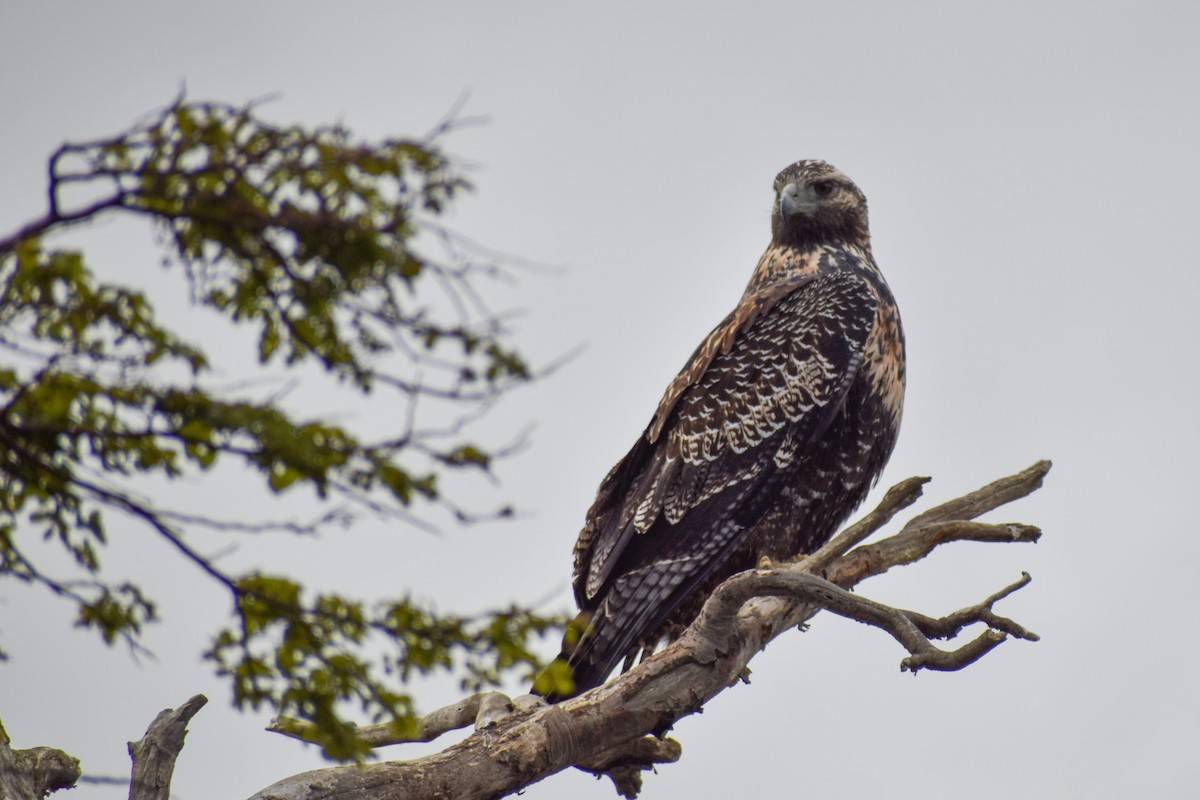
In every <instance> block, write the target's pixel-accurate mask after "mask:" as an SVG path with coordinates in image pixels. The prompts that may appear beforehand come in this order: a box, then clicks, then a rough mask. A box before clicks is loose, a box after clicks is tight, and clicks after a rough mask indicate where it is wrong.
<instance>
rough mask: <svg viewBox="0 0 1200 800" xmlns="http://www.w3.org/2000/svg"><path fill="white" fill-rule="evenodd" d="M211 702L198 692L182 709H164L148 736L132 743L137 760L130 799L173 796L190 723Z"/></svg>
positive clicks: (131, 752) (159, 799) (132, 754)
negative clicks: (177, 763) (173, 775)
mask: <svg viewBox="0 0 1200 800" xmlns="http://www.w3.org/2000/svg"><path fill="white" fill-rule="evenodd" d="M207 702H208V698H207V697H205V696H204V695H202V694H198V695H196V696H195V697H193V698H191V699H190V700H188V701H187V702H186V703H184V704H183V705H181V706H180V707H179V708H175V709H172V708H168V709H165V710H163V711H160V712H159V714H158V716H157V717H155V718H154V721H153V722H151V723H150V727H149V728H147V729H146V735H145V736H143V737H142V738H141V739H139V740H138V741H136V742H130V743H129V755H130V757H131V758H132V759H133V777H132V780H131V781H130V784H129V800H168V798H170V796H171V775H172V774H173V773H174V772H175V759H177V758H178V757H179V753H180V751H181V750H183V739H184V737H185V736H186V735H187V725H188V723H189V722H191V720H192V717H194V716H196V712H197V711H199V710H200V709H201V708H203V707H204V705H205V703H207Z"/></svg>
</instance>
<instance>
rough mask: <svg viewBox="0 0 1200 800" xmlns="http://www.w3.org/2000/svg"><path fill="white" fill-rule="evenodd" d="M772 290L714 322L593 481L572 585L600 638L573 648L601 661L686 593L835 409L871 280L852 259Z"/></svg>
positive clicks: (864, 319) (866, 331)
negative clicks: (637, 431)
mask: <svg viewBox="0 0 1200 800" xmlns="http://www.w3.org/2000/svg"><path fill="white" fill-rule="evenodd" d="M775 294H776V296H775V297H773V298H772V300H771V302H770V303H764V302H756V301H755V300H754V298H751V299H750V300H749V301H744V302H743V305H747V302H748V303H749V305H748V306H747V307H748V308H750V309H751V310H750V311H747V312H743V313H739V311H735V312H734V314H731V315H730V316H729V317H727V318H726V320H725V321H723V322H722V325H720V326H718V328H717V329H716V330H714V331H713V333H712V334H710V335H709V337H708V338H707V339H706V340H705V343H704V344H702V345H701V347H700V348H699V349H698V350H697V351H696V353H695V354H694V355H693V358H692V359H691V360H690V361H689V364H688V365H687V366H686V367H685V368H684V370H683V371H681V373H680V375H679V377H677V378H676V381H675V382H673V383H672V385H671V387H670V388H669V389H668V392H667V395H666V396H665V397H664V398H663V403H662V404H661V405H660V409H659V412H658V413H657V414H656V415H655V418H654V419H653V420H652V421H651V424H650V426H649V427H647V429H646V432H645V434H644V435H643V436H642V437H640V438H639V440H638V442H637V443H636V444H635V445H634V447H633V448H632V449H631V450H630V452H629V454H628V455H627V456H626V457H625V459H623V460H622V461H621V462H620V463H619V464H617V466H616V467H614V468H613V470H612V472H610V473H609V475H608V477H607V478H606V479H605V481H604V483H603V484H602V485H601V489H600V492H599V494H598V496H597V499H596V502H595V503H594V504H593V506H592V509H591V510H590V511H589V513H588V520H587V523H586V525H585V528H584V532H583V534H581V536H580V539H579V542H578V544H577V546H576V573H575V590H576V598H577V600H579V602H580V606H581V607H582V608H597V606H598V604H599V608H598V611H599V613H601V614H603V615H604V616H606V617H608V621H607V623H606V625H605V626H604V630H603V631H602V633H603V636H602V637H601V638H602V639H603V641H597V640H595V639H593V640H591V641H589V638H588V636H586V635H585V637H584V639H583V640H582V641H581V643H580V648H579V650H577V658H573V659H572V660H573V661H574V660H582V659H583V658H584V657H585V654H587V653H588V651H591V653H590V655H586V657H587V658H588V659H589V660H591V661H593V662H596V663H599V664H600V666H604V664H607V667H605V670H606V671H605V674H607V670H611V667H612V665H614V664H615V663H616V660H619V659H620V658H621V657H623V656H624V654H625V650H627V649H628V648H629V647H630V646H631V645H632V644H633V643H634V642H636V640H637V637H638V636H640V635H643V634H645V633H646V632H647V630H648V629H649V628H651V627H654V626H656V625H658V624H661V622H662V621H663V620H664V619H665V618H666V617H667V616H668V615H669V614H670V613H671V612H672V611H673V610H674V609H675V607H676V605H677V604H678V603H677V602H675V603H674V604H672V600H671V598H676V599H678V598H681V597H683V596H686V594H687V593H688V592H689V591H690V590H691V588H693V587H694V586H696V585H697V584H698V583H699V582H701V581H703V580H704V579H706V578H707V577H708V576H709V575H711V574H712V572H713V571H714V570H715V569H717V568H718V567H719V566H720V565H721V564H722V563H723V562H724V560H725V559H726V558H727V556H728V554H729V552H730V551H731V550H732V549H734V548H735V547H736V546H737V544H739V543H740V542H741V541H742V540H743V539H744V536H745V534H746V532H747V529H748V527H749V525H750V524H751V523H752V517H753V514H752V513H749V508H748V505H747V504H748V503H749V504H752V498H753V497H754V496H755V494H756V493H761V490H762V488H763V485H764V482H766V481H774V480H776V478H775V477H774V476H776V475H777V474H778V473H779V472H780V470H781V469H784V468H786V467H788V466H790V465H791V464H793V463H794V462H795V460H796V459H797V457H798V456H799V455H800V454H802V453H803V452H804V451H805V450H806V449H807V448H809V447H810V446H811V445H812V443H813V442H815V441H816V440H817V439H819V438H820V436H821V434H822V433H823V432H824V431H825V429H826V428H827V427H828V426H829V424H830V422H831V421H832V420H833V419H834V417H835V415H836V413H837V412H838V411H839V410H840V408H841V404H842V401H843V399H844V397H845V395H846V392H847V390H848V388H849V386H850V384H851V382H852V381H853V379H854V376H855V375H856V374H857V371H858V368H859V366H860V365H861V363H862V360H863V353H864V350H865V347H866V343H867V340H868V337H869V335H870V331H871V327H872V323H873V321H874V319H875V316H876V308H877V306H878V304H879V297H878V294H877V293H876V291H875V289H874V288H873V287H872V286H871V285H870V284H869V283H868V282H867V280H866V279H864V278H863V277H861V276H860V275H858V274H856V273H855V272H854V271H851V270H836V271H833V272H831V273H829V274H823V275H819V276H817V277H815V278H814V277H806V278H805V279H804V280H803V281H800V282H798V285H795V286H791V287H790V289H789V291H788V292H786V293H779V292H775ZM739 308H741V306H739ZM739 318H740V320H741V321H740V322H739ZM698 365H702V368H698ZM685 378H686V381H684V380H682V379H685ZM664 409H666V413H665V415H664V413H663V412H664ZM614 574H615V575H617V577H616V578H615V579H612V580H610V578H611V576H613V575H614ZM618 610H619V612H618ZM599 651H603V653H600V652H599Z"/></svg>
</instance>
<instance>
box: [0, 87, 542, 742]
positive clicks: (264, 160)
mask: <svg viewBox="0 0 1200 800" xmlns="http://www.w3.org/2000/svg"><path fill="white" fill-rule="evenodd" d="M452 126H453V123H452V122H449V121H448V122H446V123H444V124H442V125H440V126H439V127H438V128H437V129H436V130H435V131H434V132H433V133H432V134H431V135H430V136H428V137H425V138H422V139H386V140H382V141H376V142H364V141H359V140H357V139H355V138H354V137H353V136H352V135H351V134H350V133H349V132H348V131H347V130H345V129H343V128H341V127H318V128H311V129H310V128H306V127H303V126H277V125H273V124H271V123H269V122H267V121H265V120H264V119H262V118H261V117H260V116H259V109H258V108H257V107H256V106H255V105H253V104H252V105H248V106H244V107H236V106H231V105H225V104H220V103H203V102H189V101H186V100H185V99H184V98H179V99H178V100H176V101H175V102H174V103H172V104H171V105H170V106H168V107H167V108H165V109H163V110H162V111H160V112H158V113H156V114H154V115H151V116H150V117H148V118H146V119H145V120H143V121H142V122H141V123H139V124H137V125H135V126H133V127H132V128H131V129H130V130H128V131H126V132H123V133H121V134H119V135H117V136H113V137H109V138H104V139H97V140H94V141H90V142H84V143H76V144H64V145H62V146H61V147H59V148H58V149H57V150H56V151H55V152H54V153H53V155H52V156H51V158H50V160H49V165H48V178H49V184H48V188H47V201H48V208H47V210H46V212H45V214H43V215H42V216H41V217H40V218H38V219H35V220H33V221H32V222H30V223H28V224H26V225H25V226H23V227H22V228H21V229H20V230H18V231H17V232H15V233H14V234H12V235H10V236H6V237H0V578H13V579H16V580H20V581H23V582H26V583H30V584H34V585H37V586H40V587H42V588H44V589H47V590H49V591H50V592H52V593H54V594H56V595H58V596H59V597H61V598H63V599H65V600H67V601H69V602H71V603H73V604H74V605H75V606H76V608H77V611H78V624H79V625H80V626H82V627H85V628H91V629H94V630H96V631H98V632H99V633H100V635H101V636H102V637H103V639H104V641H106V642H109V643H113V642H115V641H124V642H127V643H129V644H130V645H131V646H134V647H139V646H140V642H141V636H142V633H143V630H144V626H145V625H147V624H149V623H152V622H156V621H158V617H159V615H158V608H157V605H156V603H155V601H154V599H153V598H151V597H149V596H148V595H147V594H146V593H145V592H144V590H143V589H142V588H140V587H139V586H138V585H137V583H136V582H130V581H125V582H114V581H112V580H110V579H108V578H107V577H106V575H105V572H104V569H103V563H102V562H103V558H102V556H103V550H104V547H105V545H106V543H107V541H108V537H109V531H110V529H111V528H113V527H120V526H126V525H130V524H133V525H137V526H141V527H142V528H144V529H146V530H149V531H151V532H153V533H154V534H156V535H157V536H159V537H160V538H162V539H163V540H165V541H167V542H168V543H170V545H171V546H172V547H173V548H174V549H175V550H176V551H177V552H178V553H179V554H180V555H181V556H183V558H184V560H185V561H187V562H189V563H190V564H191V565H192V566H193V567H195V568H198V569H200V570H201V571H202V572H203V573H204V574H205V575H207V576H208V577H209V578H211V579H213V580H214V581H216V582H217V583H218V584H219V585H221V586H222V587H224V589H225V590H227V592H228V593H229V596H230V608H231V611H232V614H233V619H234V623H233V625H231V626H230V627H229V628H227V629H225V630H223V631H220V632H218V633H217V635H216V636H215V637H214V638H213V641H212V643H211V645H210V647H209V649H208V651H207V656H208V657H209V658H210V659H212V661H213V662H214V666H215V668H216V669H217V671H218V672H219V673H220V674H222V675H225V676H226V677H228V678H229V680H230V683H231V688H232V691H233V695H234V697H235V699H236V701H237V702H238V703H239V704H242V705H251V706H258V705H261V704H267V705H268V706H270V707H273V708H275V709H277V710H279V711H287V712H288V713H293V714H296V715H297V716H299V717H301V718H303V719H307V720H310V721H312V722H313V723H314V724H315V725H316V730H317V731H318V733H317V734H316V735H315V736H314V740H315V741H317V742H319V743H320V744H321V745H322V746H323V747H324V748H325V751H326V753H328V754H329V755H331V756H334V757H339V758H357V757H361V756H362V755H363V754H364V750H363V749H362V748H361V747H360V746H358V745H357V744H356V740H355V739H354V737H353V736H352V726H350V725H349V723H348V722H347V721H345V720H344V719H343V716H344V713H345V708H344V705H345V704H346V703H347V701H353V702H355V703H357V704H358V705H359V706H361V708H362V709H363V710H364V711H366V712H367V713H368V714H370V715H371V716H373V717H376V718H378V719H381V720H386V721H388V723H389V724H393V725H395V726H396V727H397V729H398V730H405V729H407V728H409V727H411V726H412V724H413V719H414V716H413V715H414V711H413V701H412V698H411V697H410V696H409V694H407V693H406V692H405V691H403V685H404V682H405V681H406V680H407V679H408V678H410V677H412V676H413V675H416V674H423V673H427V672H431V671H437V670H448V671H454V672H456V673H458V674H461V675H462V676H463V680H464V681H465V683H467V684H468V685H470V686H472V687H481V686H484V685H489V684H491V683H494V682H496V681H498V680H499V679H500V677H501V675H502V674H504V673H506V672H508V671H511V670H514V669H515V670H517V671H518V672H519V673H520V674H522V675H530V674H532V673H533V671H534V670H535V669H536V668H537V667H538V666H539V662H538V659H537V658H536V657H535V656H534V655H533V652H532V649H531V647H530V640H531V638H536V637H538V636H541V635H544V634H546V633H549V632H551V631H552V629H554V628H555V626H556V625H557V624H558V621H557V620H556V619H554V618H549V617H544V616H539V615H537V614H534V613H533V612H531V611H530V610H528V609H519V608H512V609H501V610H495V611H489V612H484V613H481V614H479V615H476V616H463V615H446V614H439V613H435V612H433V611H432V610H431V609H429V608H427V607H424V606H423V605H422V604H421V603H419V602H417V601H415V600H413V599H410V598H404V599H400V600H393V601H387V602H382V603H377V604H374V605H368V604H364V603H363V602H362V601H359V600H355V599H352V598H347V597H343V596H341V595H337V594H315V593H312V592H309V591H307V590H306V589H305V587H304V586H303V585H302V584H300V583H299V582H298V581H295V580H294V579H292V578H290V577H288V576H276V575H266V574H259V573H250V574H231V573H229V572H228V571H226V570H224V569H222V568H220V567H219V566H218V565H217V563H215V562H214V561H213V560H212V559H211V558H209V557H208V556H206V555H204V554H203V551H202V549H201V548H199V547H197V546H196V545H195V544H193V541H192V540H193V538H194V530H193V529H198V528H209V529H217V530H222V531H226V532H231V533H237V532H246V531H251V530H255V529H257V530H264V529H274V530H287V531H292V532H297V531H300V530H308V531H311V530H315V529H316V528H318V527H321V526H323V525H325V524H327V523H329V522H332V521H344V520H345V518H346V512H345V511H344V510H342V509H341V508H339V509H335V510H334V511H331V512H329V513H327V514H325V515H322V516H320V517H318V519H317V520H316V522H314V523H311V524H309V525H302V524H299V523H295V522H291V521H287V520H277V521H270V522H266V523H259V524H251V523H247V522H245V521H228V520H219V519H216V518H215V517H208V516H205V515H202V514H201V515H198V514H193V513H188V512H186V511H184V510H182V509H174V508H170V507H164V506H162V505H161V504H157V503H155V502H152V501H150V500H148V499H146V498H145V497H143V496H141V494H140V493H139V492H138V491H137V486H138V482H139V481H143V482H144V481H146V480H147V479H150V478H165V479H168V480H176V479H179V478H181V477H185V476H201V475H204V474H206V473H208V472H210V471H212V470H215V469H220V468H229V467H235V468H241V469H248V470H250V471H252V472H254V473H256V474H258V475H259V476H261V479H262V481H263V487H264V488H265V489H266V491H267V493H268V494H282V493H285V492H293V491H297V490H300V489H302V488H307V489H308V490H310V491H311V492H312V493H313V494H314V495H315V496H316V497H318V498H320V499H322V500H324V501H326V502H335V501H340V502H346V503H350V504H352V505H357V506H359V507H362V508H366V509H368V510H370V511H372V512H376V513H387V514H389V515H391V516H393V517H394V518H395V519H396V520H397V521H398V522H401V523H406V524H409V525H414V526H419V525H422V524H423V522H422V520H421V516H420V510H419V506H421V505H422V504H425V505H429V504H438V505H441V506H444V507H446V508H448V509H450V510H451V511H452V512H454V513H455V514H456V515H457V516H459V517H460V518H467V517H468V516H469V514H468V512H467V511H466V510H465V509H464V507H463V506H462V505H461V501H460V500H459V499H458V498H456V497H452V496H448V495H447V494H446V493H445V492H444V491H443V489H442V481H440V480H439V479H440V478H441V476H442V475H444V474H445V472H446V471H447V470H463V469H465V470H475V471H487V470H488V468H489V467H490V465H491V463H492V461H493V460H494V459H495V458H496V457H499V456H501V455H503V453H504V450H503V448H488V447H485V446H483V445H482V444H480V443H478V442H475V441H472V440H471V439H469V438H467V436H466V431H467V428H468V426H469V424H470V422H471V421H473V420H474V419H476V418H477V417H478V416H479V415H481V414H482V413H484V412H485V411H486V410H487V409H488V408H490V407H491V405H492V404H493V403H494V402H495V401H496V400H497V399H498V398H499V397H500V396H501V395H502V394H503V393H504V392H505V391H506V390H508V389H510V388H512V387H514V386H516V385H519V384H520V383H522V382H524V381H527V380H529V379H530V378H532V377H533V374H532V372H531V370H530V368H529V367H528V365H527V364H526V362H525V360H524V358H523V357H522V356H521V355H520V354H519V353H518V352H517V350H516V348H515V347H514V345H513V343H512V341H511V336H510V332H509V331H508V330H507V328H506V326H505V324H504V321H503V317H502V316H501V315H498V314H495V313H493V312H492V311H491V310H490V309H489V308H488V306H487V305H486V303H484V302H483V300H482V299H481V298H482V293H481V291H480V290H479V287H478V286H477V284H478V283H479V282H480V281H482V280H487V279H489V278H491V277H494V276H496V275H497V274H503V273H504V271H505V267H504V265H503V264H502V263H500V262H498V261H497V259H495V258H494V257H492V256H491V255H489V254H487V253H485V252H484V251H482V250H481V249H479V248H476V247H473V246H472V245H471V244H470V243H468V242H466V240H463V239H461V238H460V237H457V236H455V235H454V234H453V233H452V232H450V231H448V230H447V229H446V228H445V226H443V225H442V224H441V223H440V222H439V217H440V215H442V214H443V213H444V212H445V210H446V209H447V208H448V207H449V205H450V204H451V203H452V202H453V201H454V200H455V198H457V197H458V196H459V195H460V194H461V193H462V192H464V191H466V190H467V189H468V188H469V184H468V182H467V181H466V179H465V178H464V177H463V176H462V174H461V170H460V169H459V168H458V167H457V166H456V165H455V163H454V161H453V160H452V159H451V158H449V157H448V156H447V155H445V153H444V152H443V151H442V150H441V147H440V143H439V140H440V138H441V137H442V136H443V135H444V134H445V133H446V132H447V131H448V130H449V129H450V128H451V127H452ZM111 215H124V216H127V217H133V218H140V219H146V220H149V221H150V222H151V223H152V224H153V225H154V226H155V227H156V229H157V230H158V231H159V232H160V234H161V235H160V239H161V241H162V244H163V247H164V248H165V251H166V259H165V263H167V264H168V265H169V266H171V267H172V268H174V269H177V270H178V271H179V274H180V276H181V279H182V281H183V282H184V283H185V284H186V286H187V288H188V293H189V295H190V297H191V299H192V301H193V303H194V304H195V305H197V306H198V307H200V308H203V309H207V310H208V311H209V312H210V313H213V314H215V315H216V317H217V318H218V319H219V320H222V321H223V322H224V323H226V324H227V325H228V326H230V327H245V328H247V329H248V330H249V331H251V332H252V335H253V348H254V357H255V358H256V360H257V361H258V362H259V364H261V365H262V366H263V367H264V368H268V367H270V368H274V369H276V370H277V371H278V370H284V371H290V370H294V369H295V368H297V367H300V366H303V365H311V366H313V367H315V368H316V370H315V374H317V375H319V376H324V379H325V381H326V382H327V383H326V389H325V390H326V391H335V390H336V391H348V392H350V393H351V394H352V395H356V396H359V397H362V398H365V397H366V396H368V395H372V394H375V393H379V392H384V393H391V394H393V395H394V396H395V398H396V406H397V408H398V409H400V413H398V414H397V415H396V419H397V420H399V422H398V423H397V425H396V428H395V429H394V430H390V431H383V432H382V433H380V432H378V431H374V432H372V436H371V438H368V437H367V436H364V435H363V434H362V433H359V432H356V431H354V430H352V429H351V428H349V427H347V426H344V425H337V424H333V423H331V422H329V421H328V420H324V419H319V418H316V419H304V418H300V417H298V416H297V415H296V414H295V413H294V412H293V411H291V410H289V409H288V408H286V407H285V406H284V405H283V404H282V403H281V402H280V398H279V397H278V396H272V395H266V396H263V395H262V393H261V392H259V393H255V392H254V391H252V390H249V389H247V388H246V387H237V386H234V387H229V386H223V385H221V384H219V383H218V382H217V381H215V380H214V378H213V374H214V371H215V369H214V367H217V366H219V361H220V356H221V354H220V353H214V352H212V351H211V350H210V349H209V347H208V346H206V343H205V342H199V341H190V340H189V339H188V337H186V336H184V335H182V334H180V333H178V332H177V331H175V330H172V327H171V325H170V324H169V323H168V322H166V321H164V320H163V319H162V318H161V317H160V316H159V315H158V314H157V313H156V311H155V308H154V305H153V303H152V301H151V299H150V298H149V297H148V296H147V294H146V293H144V292H142V291H139V290H136V289H131V288H128V287H126V286H124V285H121V284H119V283H117V282H114V281H111V280H109V279H106V278H105V277H104V276H102V275H100V274H98V273H97V272H96V271H94V270H93V268H92V267H91V266H90V265H89V263H88V261H87V259H86V258H85V256H84V254H83V253H81V252H78V251H74V250H67V249H60V248H58V247H56V246H55V245H54V243H53V239H54V237H55V235H56V234H58V233H59V232H61V231H62V230H64V229H66V228H68V227H71V226H75V225H79V224H81V223H85V222H90V221H93V220H95V219H98V218H100V217H103V216H111ZM310 374H313V371H312V370H309V371H308V372H306V375H310ZM426 404H432V406H431V407H430V409H429V413H424V409H425V406H426ZM426 420H428V421H426ZM34 537H41V538H42V539H44V540H47V541H51V542H55V543H57V544H58V545H59V546H61V548H63V549H64V551H65V552H67V553H69V554H70V556H71V559H72V561H73V563H74V565H75V567H76V573H75V574H72V575H66V576H59V575H53V574H51V573H50V571H49V570H47V569H46V568H45V567H43V566H42V565H41V564H40V563H39V559H38V558H36V557H35V556H34V552H36V548H31V547H30V546H29V545H30V543H31V542H32V541H33V540H34ZM372 637H374V639H376V640H379V641H382V642H384V643H385V644H386V645H388V648H389V649H388V650H387V652H388V653H389V654H388V655H387V656H386V657H384V658H383V659H382V660H380V659H378V658H375V657H373V656H370V655H368V653H369V652H371V647H370V646H369V645H375V646H377V645H378V643H379V641H375V642H372V641H371V640H372ZM0 655H2V651H0Z"/></svg>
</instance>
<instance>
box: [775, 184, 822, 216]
mask: <svg viewBox="0 0 1200 800" xmlns="http://www.w3.org/2000/svg"><path fill="white" fill-rule="evenodd" d="M816 207H817V198H816V195H815V194H813V191H812V189H810V188H808V187H801V186H798V185H797V184H795V183H789V184H788V185H787V186H784V187H783V189H781V190H780V192H779V211H780V212H781V213H782V214H783V216H785V217H790V216H792V215H793V214H804V213H807V212H809V211H812V210H813V209H814V208H816Z"/></svg>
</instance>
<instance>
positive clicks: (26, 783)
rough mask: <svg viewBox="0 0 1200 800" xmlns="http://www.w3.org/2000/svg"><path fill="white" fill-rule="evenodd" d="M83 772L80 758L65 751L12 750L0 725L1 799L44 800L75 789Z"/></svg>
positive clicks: (49, 749)
mask: <svg viewBox="0 0 1200 800" xmlns="http://www.w3.org/2000/svg"><path fill="white" fill-rule="evenodd" d="M81 774H82V771H81V770H80V768H79V759H77V758H74V757H72V756H69V755H67V754H66V753H64V752H63V751H62V750H55V749H54V748H53V747H31V748H29V749H27V750H13V749H12V745H11V742H10V741H9V738H8V734H7V733H6V732H5V730H4V726H3V725H2V724H0V800H42V798H44V797H45V796H46V795H48V794H50V793H51V792H57V791H58V790H59V789H73V788H74V787H75V782H76V781H78V780H79V776H80V775H81Z"/></svg>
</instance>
